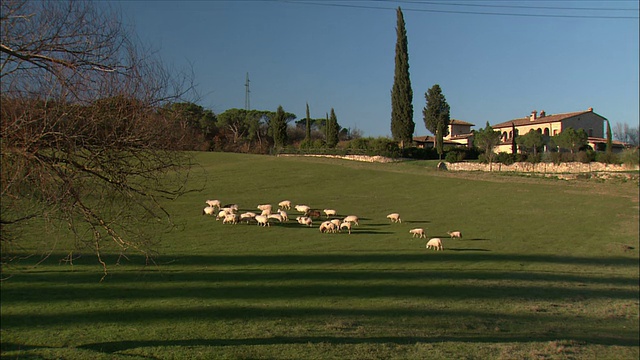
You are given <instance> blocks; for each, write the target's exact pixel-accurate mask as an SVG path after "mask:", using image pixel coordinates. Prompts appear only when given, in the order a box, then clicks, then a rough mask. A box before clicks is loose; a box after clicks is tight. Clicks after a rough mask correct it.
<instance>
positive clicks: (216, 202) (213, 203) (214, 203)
mask: <svg viewBox="0 0 640 360" xmlns="http://www.w3.org/2000/svg"><path fill="white" fill-rule="evenodd" d="M205 202H206V203H207V205H209V206H211V207H217V208H218V209H219V208H220V200H207V201H205Z"/></svg>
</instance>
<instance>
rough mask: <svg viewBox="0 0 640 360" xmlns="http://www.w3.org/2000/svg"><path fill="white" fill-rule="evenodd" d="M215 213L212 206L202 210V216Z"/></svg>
mask: <svg viewBox="0 0 640 360" xmlns="http://www.w3.org/2000/svg"><path fill="white" fill-rule="evenodd" d="M215 211H216V208H214V207H213V206H207V207H206V208H204V209H202V215H213V214H214V212H215Z"/></svg>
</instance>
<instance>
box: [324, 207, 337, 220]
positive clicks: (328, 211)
mask: <svg viewBox="0 0 640 360" xmlns="http://www.w3.org/2000/svg"><path fill="white" fill-rule="evenodd" d="M322 211H323V212H324V214H325V215H327V219H328V218H329V216H336V215H337V212H336V211H335V210H333V209H324V210H322Z"/></svg>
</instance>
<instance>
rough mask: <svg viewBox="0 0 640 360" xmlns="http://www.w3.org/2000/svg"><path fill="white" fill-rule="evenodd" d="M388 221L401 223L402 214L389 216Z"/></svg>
mask: <svg viewBox="0 0 640 360" xmlns="http://www.w3.org/2000/svg"><path fill="white" fill-rule="evenodd" d="M387 219H389V220H391V222H395V223H398V222H399V223H401V222H402V219H400V214H398V213H392V214H389V215H387Z"/></svg>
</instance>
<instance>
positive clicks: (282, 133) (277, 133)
mask: <svg viewBox="0 0 640 360" xmlns="http://www.w3.org/2000/svg"><path fill="white" fill-rule="evenodd" d="M271 133H272V135H273V145H274V147H275V148H277V149H279V148H283V147H284V146H285V145H286V144H287V141H288V139H287V118H286V115H285V113H284V109H283V108H282V105H280V106H278V110H276V114H275V116H274V117H273V119H271Z"/></svg>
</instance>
